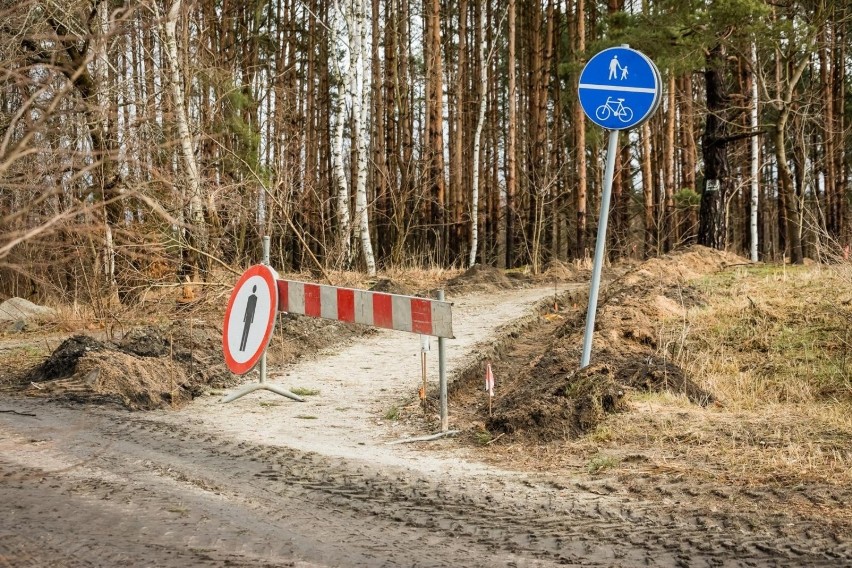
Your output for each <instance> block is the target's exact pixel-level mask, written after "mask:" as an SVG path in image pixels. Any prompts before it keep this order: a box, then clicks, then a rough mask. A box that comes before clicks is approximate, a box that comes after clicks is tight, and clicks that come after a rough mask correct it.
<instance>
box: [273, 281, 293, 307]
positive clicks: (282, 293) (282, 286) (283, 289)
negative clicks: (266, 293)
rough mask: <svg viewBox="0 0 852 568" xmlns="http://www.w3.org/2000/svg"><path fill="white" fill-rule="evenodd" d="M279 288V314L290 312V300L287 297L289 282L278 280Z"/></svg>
mask: <svg viewBox="0 0 852 568" xmlns="http://www.w3.org/2000/svg"><path fill="white" fill-rule="evenodd" d="M276 284H277V286H278V311H279V312H289V311H290V306H289V304H288V302H289V299H288V296H287V293H288V292H287V281H286V280H278V281H277V282H276Z"/></svg>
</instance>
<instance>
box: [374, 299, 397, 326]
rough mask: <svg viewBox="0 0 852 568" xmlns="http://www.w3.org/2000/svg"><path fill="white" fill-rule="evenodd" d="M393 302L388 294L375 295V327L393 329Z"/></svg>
mask: <svg viewBox="0 0 852 568" xmlns="http://www.w3.org/2000/svg"><path fill="white" fill-rule="evenodd" d="M392 301H393V299H392V298H391V297H390V296H389V295H388V294H373V325H375V326H376V327H387V328H390V329H393V303H392Z"/></svg>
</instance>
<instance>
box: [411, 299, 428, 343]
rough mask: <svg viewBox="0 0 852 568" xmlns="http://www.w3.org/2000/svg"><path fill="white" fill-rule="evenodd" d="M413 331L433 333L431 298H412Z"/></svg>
mask: <svg viewBox="0 0 852 568" xmlns="http://www.w3.org/2000/svg"><path fill="white" fill-rule="evenodd" d="M411 331H413V332H414V333H424V334H426V335H431V333H432V303H431V302H430V301H429V300H420V299H416V298H415V299H412V300H411Z"/></svg>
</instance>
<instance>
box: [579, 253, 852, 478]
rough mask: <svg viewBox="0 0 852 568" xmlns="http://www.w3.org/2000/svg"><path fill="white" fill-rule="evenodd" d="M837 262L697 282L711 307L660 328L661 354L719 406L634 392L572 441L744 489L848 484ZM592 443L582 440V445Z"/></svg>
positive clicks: (841, 282)
mask: <svg viewBox="0 0 852 568" xmlns="http://www.w3.org/2000/svg"><path fill="white" fill-rule="evenodd" d="M844 276H845V274H843V273H838V270H837V267H834V269H831V270H828V269H826V268H825V267H820V266H818V265H816V266H808V267H794V268H791V267H781V266H772V267H748V268H742V267H740V268H736V269H733V270H728V271H725V272H721V273H718V274H716V275H714V276H711V277H707V278H704V279H702V280H700V281H698V282H694V283H693V285H694V286H697V287H698V288H699V289H700V290H701V292H702V294H703V295H704V297H705V298H706V304H705V306H703V307H695V308H691V309H689V310H687V311H686V315H685V316H673V317H672V318H671V319H670V320H668V321H665V322H663V323H661V324H660V327H659V336H660V339H661V341H660V343H659V345H660V346H661V350H665V352H666V354H667V356H669V357H672V358H674V359H676V361H677V362H678V363H679V364H680V365H681V366H682V367H683V368H684V369H685V370H686V371H687V373H688V375H689V376H691V378H692V379H693V380H694V381H695V382H697V383H698V384H699V385H700V386H701V387H702V388H705V389H707V390H709V391H710V392H712V393H713V394H714V396H716V397H717V400H718V401H719V403H717V404H716V405H715V406H712V407H710V408H707V409H701V408H698V407H695V406H693V405H690V404H689V403H688V401H686V399H685V398H683V397H679V396H674V395H671V394H652V395H641V396H640V395H634V396H633V397H632V399H631V405H632V408H633V412H629V413H625V414H621V415H618V416H614V417H612V419H611V420H609V421H608V422H607V423H606V424H605V425H604V426H602V430H601V431H600V432H594V433H592V435H591V436H589V437H588V438H587V439H585V440H583V441H580V442H577V444H576V449H577V450H579V451H582V452H584V453H586V454H588V453H593V452H598V451H606V452H608V453H612V452H613V451H614V450H615V449H617V450H618V452H619V453H621V454H624V455H629V454H632V453H642V454H643V455H646V456H648V457H649V458H650V459H651V461H652V462H653V463H654V464H655V465H656V466H657V467H664V468H666V470H667V471H669V472H677V474H678V475H680V474H684V475H690V476H695V477H697V478H702V477H703V478H707V479H717V480H723V481H725V482H730V483H732V484H736V485H739V486H750V485H754V484H767V483H768V484H772V483H783V484H787V483H799V482H803V483H804V482H818V483H827V484H830V485H843V486H846V487H852V288H850V287H849V285H848V281H846V280H845V279H844ZM586 446H589V447H586Z"/></svg>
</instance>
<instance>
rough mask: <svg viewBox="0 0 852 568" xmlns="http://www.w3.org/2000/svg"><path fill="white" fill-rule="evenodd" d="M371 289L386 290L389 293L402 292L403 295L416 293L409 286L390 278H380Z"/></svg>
mask: <svg viewBox="0 0 852 568" xmlns="http://www.w3.org/2000/svg"><path fill="white" fill-rule="evenodd" d="M370 290H371V291H373V292H385V293H387V294H401V295H403V296H412V295H414V290H412V289H411V288H410V287H409V286H406V285H405V284H403V283H402V282H397V281H396V280H391V279H390V278H379V279H378V280H377V281H376V283H375V284H373V285H372V286H370Z"/></svg>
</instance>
